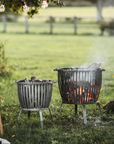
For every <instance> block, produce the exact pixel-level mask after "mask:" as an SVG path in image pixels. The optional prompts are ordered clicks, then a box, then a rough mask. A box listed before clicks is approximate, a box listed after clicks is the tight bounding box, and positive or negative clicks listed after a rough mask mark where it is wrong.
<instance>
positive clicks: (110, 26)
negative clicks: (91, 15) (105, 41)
mask: <svg viewBox="0 0 114 144" xmlns="http://www.w3.org/2000/svg"><path fill="white" fill-rule="evenodd" d="M99 28H100V30H101V35H103V33H104V31H108V33H109V34H110V35H114V20H111V21H108V22H106V21H103V22H101V23H100V24H99Z"/></svg>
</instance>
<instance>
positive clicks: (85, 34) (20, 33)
mask: <svg viewBox="0 0 114 144" xmlns="http://www.w3.org/2000/svg"><path fill="white" fill-rule="evenodd" d="M0 33H4V32H0ZM6 33H7V34H12V35H13V34H16V35H22V34H23V35H50V36H51V35H74V36H100V34H94V33H79V34H78V33H76V34H74V33H56V32H54V33H52V34H51V33H48V32H40V33H37V32H28V33H25V32H6ZM4 34H5V33H4Z"/></svg>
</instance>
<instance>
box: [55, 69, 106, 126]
mask: <svg viewBox="0 0 114 144" xmlns="http://www.w3.org/2000/svg"><path fill="white" fill-rule="evenodd" d="M54 71H58V86H59V91H60V94H61V98H62V104H75V115H76V114H77V104H82V105H83V117H84V124H85V125H86V124H87V118H86V109H85V104H94V103H97V100H98V97H99V94H100V90H101V83H102V71H105V69H100V68H97V69H94V68H92V69H89V68H74V67H72V68H56V69H54ZM62 104H61V107H60V112H59V117H60V114H61V108H62ZM100 112H101V109H100ZM101 117H102V112H101Z"/></svg>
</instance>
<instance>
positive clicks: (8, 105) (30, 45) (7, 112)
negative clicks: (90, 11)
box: [0, 23, 114, 144]
mask: <svg viewBox="0 0 114 144" xmlns="http://www.w3.org/2000/svg"><path fill="white" fill-rule="evenodd" d="M86 25H87V24H83V29H79V30H78V34H77V35H74V34H73V33H71V32H70V31H69V33H68V31H65V30H63V31H62V32H61V29H59V28H56V31H54V34H53V35H49V34H48V32H47V33H45V31H44V33H42V32H41V33H38V32H37V31H33V30H31V33H29V34H25V33H24V32H23V30H22V29H21V28H23V29H24V27H23V26H21V25H19V26H20V30H19V29H18V28H15V29H14V31H12V30H13V25H10V23H9V28H8V29H9V30H8V31H7V33H0V42H5V41H6V40H8V41H7V43H6V44H5V48H6V57H7V58H8V64H9V65H13V66H14V67H15V71H14V72H13V75H12V76H11V77H6V78H2V77H0V96H1V97H2V99H3V100H4V103H2V107H1V109H2V110H1V113H2V123H3V128H4V135H3V136H0V137H3V138H5V139H7V140H9V141H10V142H11V144H36V143H38V144H57V143H59V144H64V143H65V144H66V143H67V144H94V143H97V144H99V143H101V144H102V143H108V144H113V143H114V139H113V135H114V114H113V113H109V114H107V113H106V112H105V111H103V121H102V123H101V124H100V125H98V124H97V123H96V120H98V119H100V111H99V108H98V106H97V105H95V104H93V105H86V111H87V122H88V124H87V126H85V125H84V124H83V111H82V106H81V105H79V106H78V114H77V116H75V111H74V105H63V106H62V111H61V119H59V118H58V114H59V109H60V105H61V96H60V93H59V89H58V79H57V72H55V71H53V69H54V68H61V67H72V66H75V67H80V66H81V65H83V66H84V67H87V66H89V65H90V64H91V63H92V62H100V63H102V68H105V69H106V71H105V72H103V78H102V91H101V94H100V97H99V99H98V100H99V101H100V102H101V104H106V103H108V102H109V101H112V100H114V95H113V94H114V77H113V75H114V64H113V61H114V56H113V54H114V43H113V39H114V37H109V36H108V34H107V33H105V35H104V36H103V37H100V36H99V30H98V29H97V28H96V29H92V28H91V29H86ZM57 26H58V25H57ZM80 26H81V24H80ZM89 26H92V25H90V24H89ZM95 26H96V24H95ZM33 29H34V30H35V28H34V27H33ZM17 31H18V33H16V32H17ZM26 76H27V77H28V78H29V79H30V78H31V76H36V77H37V78H38V79H51V80H55V81H56V83H55V84H54V86H53V93H52V99H51V103H50V109H51V111H52V115H53V118H54V122H53V123H52V121H51V117H50V114H49V112H48V111H43V118H44V129H43V130H42V129H41V128H40V118H39V113H38V112H31V119H30V121H29V120H28V119H27V112H24V111H23V112H22V114H21V117H20V120H19V123H18V124H17V117H18V114H19V111H20V106H19V102H18V97H17V87H16V84H14V83H13V81H14V80H22V79H24V78H25V77H26Z"/></svg>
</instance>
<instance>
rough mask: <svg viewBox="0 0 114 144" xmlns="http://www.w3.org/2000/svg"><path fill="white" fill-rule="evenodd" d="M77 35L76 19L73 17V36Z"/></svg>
mask: <svg viewBox="0 0 114 144" xmlns="http://www.w3.org/2000/svg"><path fill="white" fill-rule="evenodd" d="M76 33H77V24H76V17H74V34H76Z"/></svg>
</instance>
